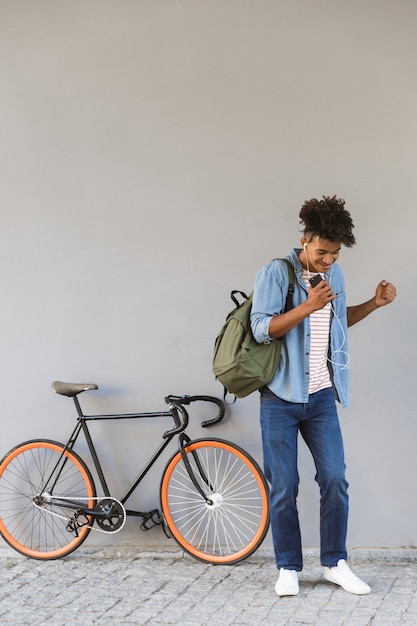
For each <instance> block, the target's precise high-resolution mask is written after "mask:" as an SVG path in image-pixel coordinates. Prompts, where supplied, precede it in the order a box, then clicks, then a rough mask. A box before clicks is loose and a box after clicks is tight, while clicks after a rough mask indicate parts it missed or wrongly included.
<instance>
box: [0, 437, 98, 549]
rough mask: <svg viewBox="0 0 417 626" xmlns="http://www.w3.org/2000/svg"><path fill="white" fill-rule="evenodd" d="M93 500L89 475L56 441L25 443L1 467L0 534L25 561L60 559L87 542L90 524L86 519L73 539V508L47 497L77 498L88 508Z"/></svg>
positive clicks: (72, 455)
mask: <svg viewBox="0 0 417 626" xmlns="http://www.w3.org/2000/svg"><path fill="white" fill-rule="evenodd" d="M95 495H96V492H95V486H94V481H93V478H92V476H91V473H90V471H89V469H88V467H87V466H86V464H85V463H84V461H83V460H82V459H81V458H80V457H79V456H78V454H76V453H75V452H74V451H72V450H65V451H64V446H63V445H62V444H61V443H58V442H56V441H50V440H47V439H39V440H31V441H26V442H25V443H21V444H19V445H18V446H16V447H15V448H13V449H12V450H10V452H8V453H7V454H6V455H5V456H4V458H3V459H2V461H1V462H0V533H1V535H2V537H3V539H5V541H6V542H7V543H8V544H9V545H10V546H11V547H12V548H14V549H15V550H17V551H18V552H20V553H21V554H24V555H25V556H27V557H30V558H34V559H42V560H49V559H59V558H61V557H63V556H66V555H67V554H70V552H73V551H74V550H76V549H77V548H78V547H79V546H80V545H81V544H82V543H83V541H85V539H86V538H87V536H88V534H89V532H90V528H89V526H90V525H91V523H92V520H91V518H85V520H84V521H86V525H83V526H81V527H80V528H78V531H77V533H75V532H73V531H69V530H67V524H68V520H69V518H70V517H71V516H72V515H73V513H74V512H75V511H76V510H77V506H76V505H74V506H73V507H72V508H67V507H66V506H65V507H61V506H59V505H58V504H57V503H54V502H53V501H52V500H50V501H48V497H49V496H55V497H57V496H65V497H73V498H74V500H76V499H77V498H80V499H82V502H83V504H84V505H85V506H87V505H88V506H90V507H92V506H93V505H94V500H93V499H92V498H94V497H95ZM90 498H91V500H90ZM78 508H79V507H78ZM87 524H88V525H87ZM77 534H78V536H77Z"/></svg>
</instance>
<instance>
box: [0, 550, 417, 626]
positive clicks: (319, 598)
mask: <svg viewBox="0 0 417 626" xmlns="http://www.w3.org/2000/svg"><path fill="white" fill-rule="evenodd" d="M350 565H351V566H352V569H354V571H355V572H356V573H357V574H358V575H359V576H360V577H361V578H363V579H364V580H366V581H367V582H369V584H370V585H371V587H372V593H371V594H370V595H367V596H354V595H351V594H349V593H346V592H345V591H343V590H342V589H340V588H338V587H337V586H335V585H332V584H331V583H328V582H326V581H324V580H323V579H322V578H321V568H320V566H319V565H318V564H317V558H316V556H315V555H314V554H311V555H306V559H305V566H304V571H303V572H302V573H301V575H300V593H299V595H298V596H296V597H292V598H290V597H288V598H279V597H278V596H276V595H275V592H274V584H275V580H276V577H277V572H276V569H275V564H274V561H273V558H272V554H271V553H263V554H261V553H260V552H258V553H256V554H255V555H254V556H252V557H250V558H249V559H247V560H246V561H244V562H243V563H241V564H239V565H235V566H211V565H205V564H203V563H199V562H198V561H195V560H193V559H191V558H190V557H188V556H184V555H183V553H182V552H181V551H179V550H178V549H175V548H174V549H172V550H166V549H165V548H163V549H158V548H155V549H152V550H151V549H138V548H137V547H132V548H122V549H117V548H113V549H107V548H106V549H104V550H100V549H98V548H96V549H90V550H83V549H80V550H78V551H77V552H75V553H74V554H73V555H70V556H69V557H66V558H65V559H61V560H57V561H46V562H42V561H36V560H31V559H26V558H25V557H22V556H20V555H18V554H17V553H15V552H13V551H12V550H11V549H9V548H4V549H2V548H0V622H1V624H2V625H3V624H5V625H7V624H18V625H19V626H23V625H25V624H31V625H40V624H45V625H47V626H53V625H55V624H56V625H58V624H59V625H60V626H61V625H63V624H64V625H65V624H80V625H81V624H82V625H83V626H88V625H89V624H123V625H126V626H129V625H133V624H135V625H137V624H140V625H141V626H161V625H162V626H165V625H166V626H168V625H169V624H178V625H181V626H204V625H206V624H207V625H210V626H229V625H239V626H243V625H248V626H256V625H258V624H262V625H273V626H301V625H304V624H310V625H316V626H339V625H340V626H341V625H343V626H365V625H372V626H400V625H402V624H410V625H411V624H413V626H414V625H415V624H417V592H416V587H417V555H415V553H414V552H413V551H404V552H401V551H400V552H397V553H395V554H394V555H392V554H391V553H386V552H385V553H383V554H382V556H381V554H380V553H378V554H377V556H375V554H370V553H369V554H365V553H358V554H354V555H352V556H351V559H350Z"/></svg>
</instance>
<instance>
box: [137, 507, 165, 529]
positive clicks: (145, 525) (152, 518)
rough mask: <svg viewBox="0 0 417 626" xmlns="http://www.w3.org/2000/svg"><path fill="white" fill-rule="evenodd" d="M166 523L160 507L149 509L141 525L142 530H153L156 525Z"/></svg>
mask: <svg viewBox="0 0 417 626" xmlns="http://www.w3.org/2000/svg"><path fill="white" fill-rule="evenodd" d="M161 525H164V520H163V517H162V515H161V513H160V512H159V511H158V509H154V510H153V511H149V513H146V514H145V515H144V516H143V522H142V524H141V525H140V529H141V530H151V528H154V527H155V526H161Z"/></svg>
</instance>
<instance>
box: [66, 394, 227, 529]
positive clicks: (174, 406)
mask: <svg viewBox="0 0 417 626" xmlns="http://www.w3.org/2000/svg"><path fill="white" fill-rule="evenodd" d="M72 399H73V401H74V404H75V408H76V410H77V414H78V419H77V424H76V426H75V428H74V430H73V431H72V433H71V435H70V437H69V439H68V441H67V443H66V444H65V448H64V449H65V450H66V449H70V450H72V449H73V448H74V446H75V443H76V441H77V439H78V437H79V435H80V433H81V431H82V432H83V434H84V437H85V440H86V443H87V446H88V449H89V452H90V454H91V458H92V461H93V464H94V467H95V470H96V472H97V476H98V478H99V481H100V485H101V488H102V490H103V493H104V497H109V498H111V494H110V490H109V487H108V485H107V481H106V478H105V475H104V472H103V469H102V466H101V463H100V460H99V457H98V454H97V451H96V448H95V445H94V443H93V439H92V437H91V433H90V430H89V428H88V422H93V421H116V420H132V419H149V418H154V417H171V418H172V419H173V421H174V428H173V429H171V430H168V431H166V432H165V433H164V434H163V435H162V439H163V440H162V443H161V444H160V446H159V447H158V448H157V449H156V450H155V452H154V453H153V454H152V455H151V457H150V458H149V460H148V461H147V462H146V463H145V465H144V467H143V469H142V470H141V471H140V472H139V474H138V475H137V477H136V478H135V479H134V481H133V482H132V484H131V485H130V487H129V488H128V489H127V491H126V492H125V493H124V495H123V496H122V497H121V498H118V501H119V502H120V503H121V504H122V505H123V506H124V505H125V503H126V502H127V500H128V499H129V498H130V496H131V495H132V494H133V493H134V491H135V490H136V489H137V487H138V486H139V484H140V483H141V481H142V480H143V479H144V478H145V476H146V475H147V474H148V472H149V471H150V469H151V468H152V467H153V465H154V464H155V462H156V461H157V460H158V459H159V457H160V456H161V455H162V453H163V452H164V450H165V449H166V448H167V447H168V445H169V444H170V443H171V441H172V440H173V439H174V438H175V437H176V436H177V435H179V437H178V442H179V448H180V450H181V453H182V455H183V457H184V458H185V453H184V451H183V448H184V445H186V444H187V443H188V442H189V441H190V439H189V437H188V435H186V434H185V433H184V430H185V429H186V428H187V426H188V419H189V418H188V413H187V411H186V410H185V408H184V407H183V406H182V404H181V402H184V403H187V404H190V403H191V402H194V401H198V400H201V401H205V402H213V403H214V404H216V405H217V406H218V408H219V413H218V416H216V417H215V418H214V419H211V420H207V421H205V422H203V423H202V424H201V425H202V426H203V427H207V426H210V425H212V424H216V423H218V422H219V421H221V419H223V416H224V405H223V403H222V401H221V400H218V399H217V398H213V397H211V396H184V397H177V396H168V397H167V398H166V399H165V400H166V402H167V403H169V405H170V409H169V410H168V411H156V412H149V413H116V414H104V415H84V413H83V411H82V409H81V405H80V402H79V400H78V397H77V395H75V396H73V398H72ZM187 465H188V463H187ZM189 472H190V477H191V480H192V481H193V482H194V484H195V485H196V487H197V488H198V490H199V491H200V493H201V495H202V497H204V498H205V495H204V493H203V492H202V490H201V488H200V487H199V486H198V484H197V482H196V480H195V478H194V476H193V475H192V472H191V469H190V470H189ZM58 499H59V498H58ZM73 504H74V501H72V502H70V501H68V503H67V506H71V505H73ZM60 505H61V506H63V507H65V506H66V503H65V502H60ZM80 509H81V510H82V512H83V513H84V514H86V515H95V516H98V517H100V516H104V514H103V513H101V512H99V511H97V510H95V509H89V508H86V507H85V506H80ZM125 512H126V515H127V516H135V517H142V518H143V520H144V521H143V523H142V525H141V529H142V530H150V528H152V527H153V526H154V525H156V524H160V523H161V521H160V520H159V519H158V520H154V519H153V518H154V516H155V515H158V514H159V512H158V511H157V510H153V511H150V512H143V511H135V510H131V509H125ZM149 521H152V525H151V526H147V523H148V522H149Z"/></svg>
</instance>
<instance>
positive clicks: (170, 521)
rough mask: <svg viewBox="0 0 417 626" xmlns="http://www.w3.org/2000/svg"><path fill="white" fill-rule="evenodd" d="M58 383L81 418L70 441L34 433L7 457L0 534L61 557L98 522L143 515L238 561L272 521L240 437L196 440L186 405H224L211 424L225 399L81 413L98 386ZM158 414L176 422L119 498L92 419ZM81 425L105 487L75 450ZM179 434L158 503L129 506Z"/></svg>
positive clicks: (19, 546)
mask: <svg viewBox="0 0 417 626" xmlns="http://www.w3.org/2000/svg"><path fill="white" fill-rule="evenodd" d="M52 389H53V391H55V392H56V393H58V394H60V395H63V396H67V397H69V398H72V400H73V401H74V404H75V408H76V411H77V424H76V426H75V428H74V429H73V431H72V433H71V434H70V436H69V438H68V440H67V442H66V443H65V444H62V443H59V442H57V441H53V440H49V439H37V440H36V439H33V440H30V441H26V442H24V443H21V444H19V445H17V446H16V447H14V448H13V449H12V450H10V451H9V452H8V453H7V454H6V455H5V456H4V457H3V459H2V461H1V462H0V533H1V535H2V537H3V539H4V540H5V541H6V542H7V543H8V544H9V545H10V546H11V547H12V548H14V549H15V550H17V551H18V552H20V553H21V554H23V555H25V556H27V557H30V558H34V559H42V560H48V559H58V558H61V557H64V556H66V555H68V554H70V553H71V552H73V551H74V550H76V549H77V548H78V547H79V546H80V545H81V544H82V543H83V542H84V541H85V540H86V538H87V536H88V535H89V533H90V531H91V530H97V531H99V532H105V533H115V532H119V531H120V530H122V528H123V527H124V525H125V522H126V518H127V516H135V517H139V518H142V522H141V524H140V528H141V530H144V531H147V530H150V528H153V527H154V526H161V527H162V528H163V530H164V532H165V534H166V535H167V536H168V537H170V536H171V537H173V538H174V539H175V540H176V541H177V543H178V544H179V545H180V546H181V547H182V548H183V550H185V552H187V553H188V554H190V555H191V556H193V557H194V558H196V559H198V560H200V561H203V562H206V563H213V564H233V563H237V562H239V561H242V560H243V559H245V558H247V557H248V556H250V555H251V554H253V552H255V550H256V549H257V548H258V547H259V546H260V544H261V543H262V541H263V539H264V537H265V535H266V533H267V531H268V528H269V510H268V486H267V482H266V480H265V477H264V475H263V473H262V470H261V469H260V467H259V466H258V464H257V463H256V461H255V460H254V459H253V458H252V457H251V456H250V455H249V454H248V453H247V452H245V451H244V450H243V449H242V448H240V447H239V446H237V445H235V444H233V443H230V442H228V441H225V440H223V439H217V438H201V439H195V440H191V439H190V437H189V436H188V435H187V434H186V428H187V426H188V422H189V415H188V412H187V410H186V409H185V406H186V405H190V404H191V403H192V402H197V401H203V402H209V403H214V404H216V405H217V408H218V412H217V415H216V417H215V418H213V419H209V420H206V421H204V422H202V424H201V426H202V427H204V428H206V427H209V426H211V425H213V424H217V423H219V422H220V421H221V420H222V419H223V417H224V413H225V408H224V403H223V402H222V400H219V399H218V398H214V397H212V396H172V395H170V396H167V397H166V398H165V402H166V403H167V404H168V405H169V408H168V410H167V411H159V412H151V413H128V414H109V415H84V413H83V411H82V409H81V405H80V402H79V398H78V396H79V394H81V393H82V392H85V391H91V390H96V389H98V386H97V385H95V384H85V385H84V384H78V383H64V382H61V381H55V382H54V383H52ZM157 417H171V418H172V420H173V422H174V424H173V428H171V429H170V430H168V431H166V432H164V433H163V434H162V442H161V444H160V445H159V446H158V447H157V449H156V450H155V451H154V452H153V454H152V455H151V457H150V459H149V460H148V461H147V463H146V464H145V466H144V467H143V469H142V470H141V471H140V472H139V474H138V475H137V477H136V478H135V480H134V481H133V483H132V484H131V486H130V487H129V488H128V489H127V491H126V493H124V494H123V495H122V496H121V497H119V498H115V497H113V496H112V495H111V494H110V490H109V488H108V485H107V481H106V478H105V476H104V473H103V469H102V464H101V462H100V460H99V456H98V453H97V450H96V447H95V445H94V443H93V439H92V435H91V432H90V428H89V427H88V423H89V422H92V421H96V420H102V421H106V420H126V419H141V418H157ZM81 432H82V433H83V435H84V438H85V441H86V443H87V447H88V450H89V452H90V455H91V459H92V461H93V465H94V468H95V471H96V475H97V476H98V479H99V483H100V486H101V490H102V493H103V495H99V496H98V495H97V492H96V487H95V484H94V480H93V476H92V473H91V471H90V469H89V467H88V465H87V463H86V462H85V460H83V458H81V456H80V455H79V454H78V453H77V452H75V450H74V446H75V444H76V442H77V440H78V437H79V435H80V434H81ZM174 438H177V442H178V449H177V450H176V451H175V452H174V453H173V455H172V456H171V458H170V459H169V460H168V462H167V465H166V467H165V469H164V470H163V472H162V477H161V483H160V506H161V511H160V510H159V509H153V510H152V511H148V512H142V511H136V510H129V509H126V508H125V504H126V502H127V500H128V499H129V498H130V496H131V495H132V493H133V492H134V491H135V490H136V488H137V487H138V485H139V484H140V482H141V481H142V479H143V478H144V477H145V476H146V474H147V473H148V471H149V470H150V469H151V467H152V466H153V465H154V463H155V462H156V461H157V459H159V457H160V456H161V454H162V453H163V452H164V450H165V449H166V448H167V446H168V445H169V444H170V442H171V441H172V440H173V439H174Z"/></svg>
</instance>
